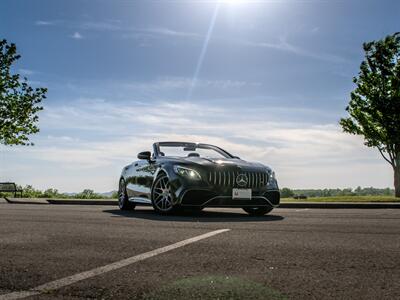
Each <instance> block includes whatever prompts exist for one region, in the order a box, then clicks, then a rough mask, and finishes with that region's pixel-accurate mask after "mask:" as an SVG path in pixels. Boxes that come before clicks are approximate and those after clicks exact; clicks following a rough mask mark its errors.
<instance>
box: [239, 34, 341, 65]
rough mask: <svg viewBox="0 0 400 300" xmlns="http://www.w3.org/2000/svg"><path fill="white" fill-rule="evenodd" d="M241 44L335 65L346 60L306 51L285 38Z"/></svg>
mask: <svg viewBox="0 0 400 300" xmlns="http://www.w3.org/2000/svg"><path fill="white" fill-rule="evenodd" d="M240 43H242V44H244V45H248V46H252V47H259V48H270V49H275V50H279V51H285V52H288V53H293V54H296V55H300V56H304V57H309V58H314V59H317V60H323V61H328V62H333V63H343V62H346V60H345V59H344V58H343V57H341V56H338V55H334V54H329V53H323V52H314V51H312V50H308V49H304V48H301V47H299V46H296V45H293V44H291V43H289V42H288V41H287V39H286V38H285V37H280V38H279V41H278V42H251V41H240Z"/></svg>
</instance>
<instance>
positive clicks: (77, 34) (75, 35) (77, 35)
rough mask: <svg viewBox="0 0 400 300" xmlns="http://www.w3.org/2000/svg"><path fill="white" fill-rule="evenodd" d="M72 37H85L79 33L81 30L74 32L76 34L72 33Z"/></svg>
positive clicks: (76, 38) (78, 38)
mask: <svg viewBox="0 0 400 300" xmlns="http://www.w3.org/2000/svg"><path fill="white" fill-rule="evenodd" d="M71 38H73V39H75V40H81V39H83V36H82V35H81V34H80V33H79V32H77V31H76V32H74V34H72V35H71Z"/></svg>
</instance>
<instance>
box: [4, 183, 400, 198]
mask: <svg viewBox="0 0 400 300" xmlns="http://www.w3.org/2000/svg"><path fill="white" fill-rule="evenodd" d="M17 187H18V188H19V189H22V197H24V198H53V199H55V198H59V199H105V198H111V199H116V198H118V192H117V191H112V192H110V193H96V192H95V191H93V190H91V189H84V190H83V191H82V192H80V193H61V192H59V191H58V190H57V189H47V190H44V191H41V190H39V189H35V188H34V187H32V186H31V185H27V186H25V187H21V186H17ZM299 195H303V196H307V197H336V196H393V195H394V190H393V189H390V188H385V189H378V188H374V187H364V188H362V187H357V188H355V189H352V188H344V189H290V188H287V187H284V188H282V189H281V197H282V198H292V197H294V196H299ZM3 196H10V197H11V196H12V194H10V193H0V197H3Z"/></svg>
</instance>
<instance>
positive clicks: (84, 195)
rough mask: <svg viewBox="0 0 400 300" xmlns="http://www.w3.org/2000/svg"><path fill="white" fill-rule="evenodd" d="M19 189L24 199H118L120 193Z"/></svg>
mask: <svg viewBox="0 0 400 300" xmlns="http://www.w3.org/2000/svg"><path fill="white" fill-rule="evenodd" d="M17 188H18V189H22V197H23V198H53V199H55V198H58V199H104V198H117V197H118V193H117V192H116V191H115V192H112V195H104V194H100V193H96V192H94V191H93V190H91V189H84V190H83V191H82V192H80V193H60V192H59V191H58V190H57V189H47V190H44V191H41V190H39V189H35V188H34V187H33V186H31V185H26V186H25V187H22V186H18V185H17ZM2 196H10V197H11V196H12V194H10V193H0V197H2Z"/></svg>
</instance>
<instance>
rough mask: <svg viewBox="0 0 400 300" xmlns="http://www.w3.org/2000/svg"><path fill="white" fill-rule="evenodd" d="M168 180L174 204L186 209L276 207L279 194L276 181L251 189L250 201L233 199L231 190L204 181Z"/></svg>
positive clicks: (178, 177) (176, 177) (177, 177)
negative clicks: (172, 191) (173, 196)
mask: <svg viewBox="0 0 400 300" xmlns="http://www.w3.org/2000/svg"><path fill="white" fill-rule="evenodd" d="M173 177H174V178H170V183H171V184H172V186H173V189H174V191H175V202H176V204H179V205H182V206H188V207H255V206H257V207H258V206H260V207H261V206H268V207H277V206H279V203H280V193H279V188H278V185H277V182H276V180H274V182H269V184H268V185H265V186H262V187H258V188H255V189H252V197H251V199H233V198H232V189H233V188H234V187H226V186H219V185H210V184H209V183H207V182H205V181H191V180H186V179H185V178H182V177H180V176H173Z"/></svg>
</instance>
